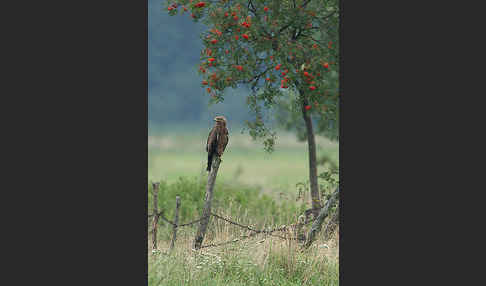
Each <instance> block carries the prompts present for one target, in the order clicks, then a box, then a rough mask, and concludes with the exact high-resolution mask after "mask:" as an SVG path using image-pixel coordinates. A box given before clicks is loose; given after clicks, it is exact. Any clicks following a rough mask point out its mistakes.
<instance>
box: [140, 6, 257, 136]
mask: <svg viewBox="0 0 486 286" xmlns="http://www.w3.org/2000/svg"><path fill="white" fill-rule="evenodd" d="M163 4H164V1H163V0H149V1H148V5H149V7H148V9H149V11H148V13H149V15H148V21H149V23H148V26H149V36H148V38H149V39H148V40H149V42H148V69H149V72H148V78H149V82H148V89H149V91H148V96H149V107H148V120H149V134H150V135H152V134H154V132H156V133H157V132H158V131H160V130H166V129H167V128H169V129H172V128H175V127H180V126H182V127H181V128H184V127H186V126H188V125H189V126H193V128H196V126H195V125H198V126H200V127H205V128H210V126H212V124H213V122H212V118H214V116H216V115H217V114H224V115H225V116H226V118H227V120H228V125H229V126H232V127H234V126H236V125H238V126H242V125H243V124H242V123H243V122H244V120H245V119H250V114H249V109H248V107H247V105H246V104H245V100H246V94H248V90H247V89H246V88H239V89H235V90H228V91H227V93H229V94H231V95H232V96H228V97H227V98H226V99H225V101H224V102H223V103H220V104H216V105H212V106H208V102H209V94H208V93H207V92H206V91H205V89H204V88H202V87H201V81H202V77H200V76H199V75H198V74H197V67H198V63H199V62H200V60H199V56H200V51H201V50H202V48H203V45H202V42H201V39H200V36H199V35H200V33H201V32H202V31H203V30H204V29H203V28H204V25H203V24H202V23H194V22H193V21H192V19H191V17H190V14H189V13H188V14H186V15H184V16H180V17H170V16H169V15H168V13H167V9H166V8H164V6H163ZM201 125H202V126H201ZM186 128H187V127H186Z"/></svg>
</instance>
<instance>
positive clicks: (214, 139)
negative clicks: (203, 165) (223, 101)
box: [206, 116, 228, 172]
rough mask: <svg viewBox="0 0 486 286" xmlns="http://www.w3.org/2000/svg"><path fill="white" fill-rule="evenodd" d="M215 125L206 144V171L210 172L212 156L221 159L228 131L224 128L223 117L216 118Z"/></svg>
mask: <svg viewBox="0 0 486 286" xmlns="http://www.w3.org/2000/svg"><path fill="white" fill-rule="evenodd" d="M214 121H215V125H214V127H213V129H211V132H209V136H208V142H207V144H206V152H208V167H207V169H206V170H207V171H208V172H209V171H211V163H212V162H213V156H214V155H217V156H218V157H221V156H222V155H223V152H224V149H225V148H226V145H227V144H228V129H227V128H226V118H224V116H216V117H215V118H214Z"/></svg>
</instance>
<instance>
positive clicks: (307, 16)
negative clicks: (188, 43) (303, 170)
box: [167, 0, 339, 213]
mask: <svg viewBox="0 0 486 286" xmlns="http://www.w3.org/2000/svg"><path fill="white" fill-rule="evenodd" d="M338 3H339V1H338V0H329V1H326V0H283V1H280V0H220V1H192V0H176V1H168V3H167V5H168V6H167V9H168V13H169V14H170V15H176V14H187V15H190V17H191V18H192V19H193V21H195V22H198V21H202V22H203V23H204V24H205V25H206V26H207V27H208V28H209V29H208V30H207V31H205V32H203V33H202V35H201V38H202V41H203V44H204V49H203V50H202V51H201V62H200V64H199V72H200V74H202V75H203V77H204V78H205V79H204V80H203V81H202V82H201V85H202V86H203V87H204V88H205V89H206V91H207V93H208V94H209V95H210V96H211V102H221V101H223V100H224V97H225V96H226V94H225V92H224V91H225V90H227V88H228V87H231V88H236V87H238V86H241V85H245V86H248V87H249V88H250V89H251V92H250V94H249V95H248V97H247V104H248V106H249V107H250V109H251V110H252V111H253V112H254V114H255V119H254V120H253V121H248V122H246V124H247V126H248V128H249V133H250V135H251V136H252V137H253V138H257V137H260V138H263V139H264V141H263V142H264V145H265V148H266V149H267V150H272V148H273V145H274V143H275V138H276V133H275V132H274V131H272V130H271V129H270V128H268V127H267V126H266V125H265V123H264V121H265V120H264V119H263V118H264V116H263V113H264V112H263V111H264V109H271V108H277V107H280V108H281V107H282V106H283V105H282V103H284V106H286V107H287V108H288V111H290V112H291V115H293V116H295V114H296V112H295V111H299V113H300V116H301V118H302V119H303V121H304V123H305V124H304V126H305V127H304V128H305V137H306V138H307V143H308V148H309V182H310V189H311V197H312V208H313V209H316V211H315V213H317V212H318V210H317V209H318V208H320V206H321V204H320V198H319V190H318V183H317V159H316V143H315V131H314V128H315V127H314V126H313V120H312V119H311V116H313V117H314V118H318V119H317V120H315V121H316V122H318V131H321V132H323V133H325V132H327V133H328V134H334V135H335V134H337V130H338V123H339V121H338V118H339V109H338V100H339V94H338V90H337V89H338V84H337V82H338V49H339V47H338V44H339V43H338V23H339V16H338ZM279 102H280V103H279ZM277 103H279V104H277ZM289 118H291V117H289ZM333 123H334V124H333Z"/></svg>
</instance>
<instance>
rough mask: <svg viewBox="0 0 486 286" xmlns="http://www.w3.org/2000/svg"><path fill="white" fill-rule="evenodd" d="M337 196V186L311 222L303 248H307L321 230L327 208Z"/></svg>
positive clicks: (327, 211) (333, 202) (334, 201)
mask: <svg viewBox="0 0 486 286" xmlns="http://www.w3.org/2000/svg"><path fill="white" fill-rule="evenodd" d="M338 197H339V187H338V188H337V190H336V191H335V192H334V193H333V194H332V196H331V198H330V199H329V200H328V201H327V203H326V205H325V206H324V207H323V208H322V209H321V211H320V212H319V215H318V216H317V219H316V220H315V221H314V223H313V224H312V227H311V229H310V230H309V234H308V235H307V241H306V242H305V244H304V248H309V246H310V245H311V244H312V242H313V241H314V239H315V237H316V235H317V234H318V233H319V231H321V228H322V223H323V222H324V219H325V218H326V217H327V216H328V214H329V209H330V208H331V207H332V206H333V205H334V204H335V203H336V201H337V199H338Z"/></svg>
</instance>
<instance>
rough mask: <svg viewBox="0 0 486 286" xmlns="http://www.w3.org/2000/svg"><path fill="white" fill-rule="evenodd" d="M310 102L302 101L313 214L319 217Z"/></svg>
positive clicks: (314, 145)
mask: <svg viewBox="0 0 486 286" xmlns="http://www.w3.org/2000/svg"><path fill="white" fill-rule="evenodd" d="M299 93H300V95H301V97H303V98H304V95H303V93H302V91H299ZM308 104H309V102H308V100H307V99H306V98H304V99H303V100H302V116H303V118H304V121H305V127H306V131H307V146H308V147H309V182H310V191H311V200H312V213H313V214H314V217H317V215H318V213H319V209H320V208H321V200H320V198H319V185H318V184H317V155H316V139H315V136H314V130H313V128H312V120H311V117H310V114H309V113H308V112H307V110H306V109H305V106H306V105H308Z"/></svg>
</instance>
